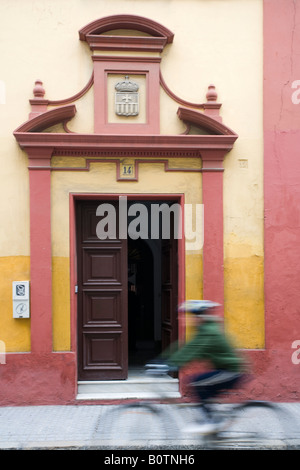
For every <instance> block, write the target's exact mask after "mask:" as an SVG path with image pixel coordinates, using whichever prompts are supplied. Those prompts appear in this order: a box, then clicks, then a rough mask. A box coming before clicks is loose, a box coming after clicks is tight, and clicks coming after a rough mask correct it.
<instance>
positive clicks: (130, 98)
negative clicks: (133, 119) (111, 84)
mask: <svg viewBox="0 0 300 470" xmlns="http://www.w3.org/2000/svg"><path fill="white" fill-rule="evenodd" d="M115 90H116V93H115V112H116V114H117V115H118V116H137V115H138V114H139V93H138V90H139V85H138V84H137V83H135V82H133V81H131V80H129V76H128V75H126V76H125V78H124V80H122V81H121V82H118V83H117V84H116V86H115Z"/></svg>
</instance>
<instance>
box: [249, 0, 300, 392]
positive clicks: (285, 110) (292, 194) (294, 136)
mask: <svg viewBox="0 0 300 470" xmlns="http://www.w3.org/2000/svg"><path fill="white" fill-rule="evenodd" d="M299 54H300V1H299V0H264V197H265V227H264V230H265V315H266V351H265V354H264V360H263V361H262V360H260V361H259V362H257V367H258V371H259V372H260V374H261V376H260V379H259V382H260V385H259V387H260V388H261V389H264V393H265V394H266V395H268V398H271V399H274V400H276V399H277V400H278V401H281V400H286V401H289V400H290V401H292V400H297V399H299V398H300V382H299V374H300V354H299V355H297V350H298V349H299V352H300V348H299V346H298V347H296V348H293V347H292V345H293V343H294V341H297V340H300V103H299V104H297V103H296V102H295V97H296V93H295V92H296V91H297V90H296V89H295V88H293V86H295V83H294V82H295V81H296V80H300V60H299ZM299 83H300V82H299ZM299 88H300V86H299V85H298V89H299ZM297 96H298V97H300V93H298V95H297ZM293 101H294V102H293ZM299 101H300V100H299ZM299 344H300V341H299ZM257 354H258V353H256V354H255V355H257ZM295 359H296V360H295ZM298 362H299V364H298Z"/></svg>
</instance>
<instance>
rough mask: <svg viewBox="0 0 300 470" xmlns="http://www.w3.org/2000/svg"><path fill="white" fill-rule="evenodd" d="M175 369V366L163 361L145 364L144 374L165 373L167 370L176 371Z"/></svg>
mask: <svg viewBox="0 0 300 470" xmlns="http://www.w3.org/2000/svg"><path fill="white" fill-rule="evenodd" d="M177 370H178V369H177V367H171V366H170V365H168V364H166V363H163V362H158V363H149V364H145V373H146V375H167V374H169V372H176V371H177Z"/></svg>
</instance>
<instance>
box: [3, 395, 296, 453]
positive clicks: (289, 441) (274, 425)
mask: <svg viewBox="0 0 300 470" xmlns="http://www.w3.org/2000/svg"><path fill="white" fill-rule="evenodd" d="M156 406H157V408H158V409H159V410H160V411H161V412H160V413H159V414H156V413H150V412H149V411H148V410H147V409H146V408H127V407H124V406H118V405H78V406H32V407H0V449H118V450H120V449H123V450H130V449H192V450H196V449H300V403H299V404H298V403H289V404H278V406H279V410H280V413H278V414H274V413H272V414H270V411H265V410H263V409H256V408H255V409H251V411H250V410H249V412H251V416H249V417H247V419H240V420H238V421H237V422H236V423H234V424H233V426H231V427H230V429H229V430H228V431H226V432H225V433H224V435H223V438H222V439H218V440H216V441H214V442H210V441H208V440H206V439H205V438H203V437H201V436H199V435H185V434H183V433H182V432H181V430H182V429H183V427H184V425H186V424H187V423H191V422H193V420H194V417H195V413H197V412H198V411H197V410H195V408H194V407H191V406H189V405H182V406H177V405H156ZM245 418H246V416H245ZM254 431H258V434H257V435H256V434H254Z"/></svg>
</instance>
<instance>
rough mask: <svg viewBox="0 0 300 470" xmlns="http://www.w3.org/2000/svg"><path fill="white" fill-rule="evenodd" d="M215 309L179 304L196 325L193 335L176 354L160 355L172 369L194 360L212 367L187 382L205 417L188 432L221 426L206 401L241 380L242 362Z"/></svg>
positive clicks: (194, 303) (193, 302)
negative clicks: (216, 421) (204, 362)
mask: <svg viewBox="0 0 300 470" xmlns="http://www.w3.org/2000/svg"><path fill="white" fill-rule="evenodd" d="M218 306H219V304H216V303H215V302H211V301H206V300H190V301H187V302H185V303H184V304H182V305H181V306H180V308H179V310H181V311H183V310H185V311H186V312H187V313H191V314H192V319H193V320H195V321H196V326H197V329H196V333H195V335H194V336H193V338H192V339H191V340H190V341H189V342H187V343H186V344H185V345H184V346H182V347H181V348H179V349H177V350H176V351H175V352H171V353H169V354H168V353H167V352H165V353H163V355H162V357H163V358H164V359H165V360H166V363H167V365H168V367H170V368H172V369H174V368H178V369H180V368H182V367H184V366H185V365H186V364H189V363H191V362H192V361H195V360H202V361H209V362H210V364H211V366H212V370H210V371H209V372H205V373H201V374H197V375H194V376H193V377H191V378H190V381H189V382H190V385H192V387H193V388H194V390H195V392H196V395H197V398H198V400H199V401H200V402H201V405H202V407H201V408H202V409H203V410H204V412H205V417H206V420H205V423H204V424H196V425H193V426H191V427H189V428H188V429H186V431H190V432H203V433H210V432H216V431H218V430H219V429H218V428H219V427H220V423H215V422H214V420H213V416H212V414H211V413H210V409H209V406H208V405H207V400H209V399H211V398H212V397H215V396H216V395H217V394H218V393H220V392H221V391H223V390H229V389H231V388H233V387H235V386H236V385H237V384H238V383H239V382H240V380H241V377H242V376H243V368H244V361H243V360H242V358H241V357H240V356H239V355H238V354H237V352H236V351H235V349H234V347H233V346H232V344H231V343H230V340H229V339H228V337H227V336H226V335H225V333H224V331H223V328H222V326H221V322H222V319H221V318H220V317H219V316H217V315H216V310H217V307H218Z"/></svg>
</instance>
